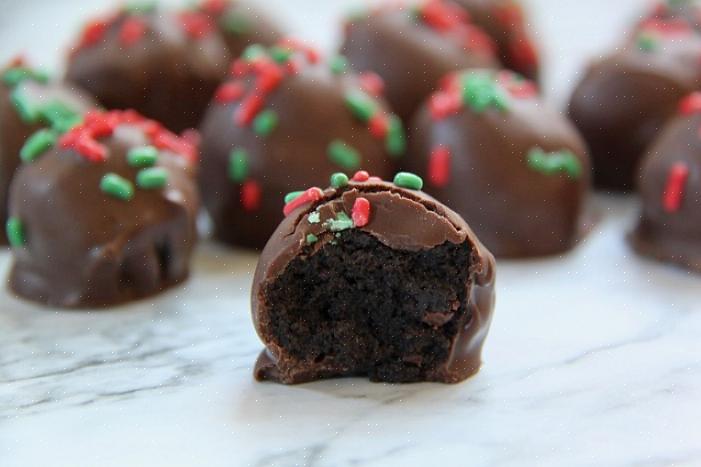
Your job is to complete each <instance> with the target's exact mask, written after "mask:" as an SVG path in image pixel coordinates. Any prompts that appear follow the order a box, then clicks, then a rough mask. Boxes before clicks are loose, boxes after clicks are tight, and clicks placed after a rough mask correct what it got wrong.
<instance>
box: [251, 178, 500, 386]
mask: <svg viewBox="0 0 701 467" xmlns="http://www.w3.org/2000/svg"><path fill="white" fill-rule="evenodd" d="M331 185H332V187H331V188H329V189H327V190H325V191H322V190H321V189H320V188H309V189H307V190H306V191H304V192H301V193H300V194H299V195H297V196H296V197H294V198H290V199H288V203H287V205H286V206H285V212H286V214H287V217H286V218H285V220H284V221H283V222H282V223H281V224H280V226H279V227H278V228H277V230H276V231H275V233H274V234H273V236H272V238H271V239H270V241H269V242H268V244H267V245H266V247H265V249H264V250H263V254H262V255H261V258H260V262H259V263H258V268H257V270H256V273H255V277H254V281H253V291H252V297H251V300H252V313H253V321H254V323H255V327H256V329H257V331H258V334H259V336H260V337H261V339H262V340H263V343H264V344H265V346H266V350H264V351H263V352H262V353H261V355H260V357H259V358H258V362H257V363H256V367H255V377H256V379H258V380H272V381H277V382H280V383H285V384H296V383H303V382H307V381H312V380H316V379H321V378H330V377H336V376H367V377H369V378H370V379H371V380H372V381H386V382H416V381H437V382H442V383H457V382H460V381H462V380H464V379H465V378H468V377H469V376H471V375H473V374H475V373H476V372H477V371H478V370H479V367H480V364H481V350H482V344H483V343H484V340H485V338H486V336H487V331H488V328H489V324H490V322H491V317H492V310H493V305H494V289H493V286H494V278H495V265H494V259H493V257H492V255H491V254H490V253H489V252H488V251H487V250H486V249H485V248H484V247H483V246H482V245H481V244H480V242H479V241H478V240H477V238H476V237H475V235H474V234H473V233H472V231H471V230H470V228H469V227H468V226H467V224H466V223H465V221H464V220H463V219H462V218H461V217H460V216H458V215H457V214H455V213H454V212H453V211H451V210H450V209H448V208H447V207H445V206H443V205H442V204H441V203H439V202H438V201H436V200H435V199H433V198H431V197H430V196H428V195H426V194H424V193H423V192H421V191H418V190H420V189H421V185H422V181H421V179H420V178H419V177H417V176H416V175H413V174H409V173H399V174H397V175H396V177H395V178H394V183H387V182H383V181H381V180H379V179H377V178H376V177H368V176H367V173H365V172H360V173H358V174H356V175H355V176H354V177H353V178H352V179H351V180H348V177H347V176H346V175H344V174H342V173H338V174H334V175H333V176H332V177H331Z"/></svg>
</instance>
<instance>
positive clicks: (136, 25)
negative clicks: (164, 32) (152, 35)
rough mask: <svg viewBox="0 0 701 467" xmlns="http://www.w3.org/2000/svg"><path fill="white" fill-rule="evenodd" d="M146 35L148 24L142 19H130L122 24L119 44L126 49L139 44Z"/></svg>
mask: <svg viewBox="0 0 701 467" xmlns="http://www.w3.org/2000/svg"><path fill="white" fill-rule="evenodd" d="M144 34H146V23H145V22H144V21H143V20H142V19H141V18H138V17H130V18H127V19H126V20H124V23H122V28H121V29H120V30H119V42H120V43H121V44H122V45H123V46H125V47H130V46H132V45H134V44H136V43H138V42H139V41H140V40H141V38H142V37H144Z"/></svg>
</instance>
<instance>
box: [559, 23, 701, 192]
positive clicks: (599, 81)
mask: <svg viewBox="0 0 701 467" xmlns="http://www.w3.org/2000/svg"><path fill="white" fill-rule="evenodd" d="M700 61H701V36H700V35H699V34H698V33H696V32H695V31H693V29H692V28H691V27H690V26H688V25H686V24H685V23H680V22H678V21H672V22H665V21H663V20H659V21H655V22H649V23H645V24H644V25H643V26H642V27H641V29H640V30H638V31H637V32H636V34H635V36H634V38H633V40H632V41H631V42H630V44H628V45H626V47H624V48H623V49H622V50H621V51H620V52H616V53H614V54H613V55H611V56H609V57H607V58H604V59H603V60H600V61H598V62H596V63H594V64H593V65H592V66H591V67H590V68H589V70H588V71H587V73H586V74H585V76H584V78H583V79H582V80H581V81H580V83H579V85H578V86H577V88H576V89H575V91H574V94H573V95H572V99H571V101H570V105H569V114H570V117H571V118H572V120H573V121H574V122H575V124H576V125H577V126H578V127H579V129H580V131H581V133H582V135H583V136H584V138H585V140H586V141H587V143H588V146H589V149H590V151H591V156H592V162H593V165H594V184H595V185H596V186H597V187H599V188H602V189H608V190H617V191H628V190H631V189H632V188H633V186H634V178H635V174H637V168H638V165H639V163H640V159H641V158H642V156H643V154H644V153H645V150H646V149H647V147H648V146H649V145H650V143H651V142H652V141H653V140H654V138H655V137H656V136H657V135H658V133H659V131H660V130H661V129H662V127H663V126H664V124H665V123H666V121H667V120H668V119H669V118H670V117H671V116H673V115H674V113H675V109H676V107H677V104H678V103H679V100H680V99H681V98H682V97H684V96H685V95H687V94H689V93H690V92H692V91H694V90H696V89H699V88H700V87H701V66H699V62H700Z"/></svg>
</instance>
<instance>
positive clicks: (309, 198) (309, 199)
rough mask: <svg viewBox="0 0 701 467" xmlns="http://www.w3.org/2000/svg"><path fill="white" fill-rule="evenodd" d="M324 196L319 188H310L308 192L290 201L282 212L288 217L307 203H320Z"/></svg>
mask: <svg viewBox="0 0 701 467" xmlns="http://www.w3.org/2000/svg"><path fill="white" fill-rule="evenodd" d="M323 196H324V192H323V191H321V188H318V187H312V188H309V189H308V190H307V191H305V192H304V193H302V194H301V195H299V196H298V197H296V198H295V199H293V200H292V201H290V202H289V203H287V204H286V205H285V207H284V208H283V210H282V212H283V214H285V215H286V216H289V215H290V213H291V212H292V211H294V210H295V209H297V208H298V207H300V206H304V205H305V204H307V203H313V202H314V201H319V200H320V199H321V198H322V197H323Z"/></svg>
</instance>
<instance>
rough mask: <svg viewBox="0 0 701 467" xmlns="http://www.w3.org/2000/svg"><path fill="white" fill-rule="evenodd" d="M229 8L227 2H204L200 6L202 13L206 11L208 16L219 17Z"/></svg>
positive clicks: (208, 0) (212, 0) (222, 0)
mask: <svg viewBox="0 0 701 467" xmlns="http://www.w3.org/2000/svg"><path fill="white" fill-rule="evenodd" d="M228 6H229V2H228V1H227V0H204V1H203V2H202V4H201V5H200V8H201V9H202V11H206V12H207V13H209V14H210V15H221V14H222V13H224V12H225V11H226V9H227V8H228Z"/></svg>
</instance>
